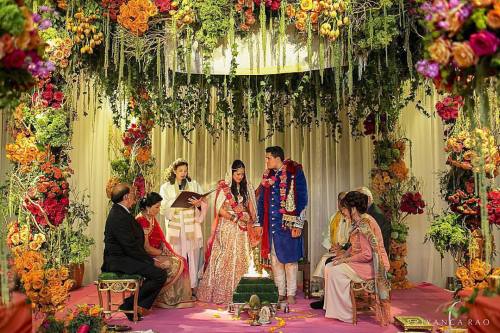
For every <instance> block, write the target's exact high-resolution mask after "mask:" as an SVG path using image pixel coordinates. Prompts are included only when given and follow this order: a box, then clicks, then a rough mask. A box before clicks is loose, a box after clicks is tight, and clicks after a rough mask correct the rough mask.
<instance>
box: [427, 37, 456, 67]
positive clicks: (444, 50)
mask: <svg viewBox="0 0 500 333" xmlns="http://www.w3.org/2000/svg"><path fill="white" fill-rule="evenodd" d="M427 50H428V51H429V54H430V56H431V58H432V60H434V61H436V62H437V63H440V64H442V65H447V64H448V62H449V61H450V58H451V42H450V41H449V40H448V39H444V38H439V39H436V40H435V41H434V43H432V44H431V45H430V46H429V47H428V48H427Z"/></svg>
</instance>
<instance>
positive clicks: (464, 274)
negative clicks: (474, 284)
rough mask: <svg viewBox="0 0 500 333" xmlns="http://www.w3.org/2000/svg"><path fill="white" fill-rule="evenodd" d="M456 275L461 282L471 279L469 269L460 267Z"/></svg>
mask: <svg viewBox="0 0 500 333" xmlns="http://www.w3.org/2000/svg"><path fill="white" fill-rule="evenodd" d="M455 275H456V276H457V278H458V279H460V280H465V279H468V278H469V270H468V269H467V267H463V266H461V267H458V268H457V271H456V272H455Z"/></svg>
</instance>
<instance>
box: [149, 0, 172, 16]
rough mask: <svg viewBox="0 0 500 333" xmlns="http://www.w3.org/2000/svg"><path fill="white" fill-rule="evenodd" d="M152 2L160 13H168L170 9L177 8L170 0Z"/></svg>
mask: <svg viewBox="0 0 500 333" xmlns="http://www.w3.org/2000/svg"><path fill="white" fill-rule="evenodd" d="M154 2H155V5H156V7H158V11H159V12H160V13H168V12H169V11H170V10H172V9H176V8H177V7H175V8H174V6H172V1H171V0H155V1H154Z"/></svg>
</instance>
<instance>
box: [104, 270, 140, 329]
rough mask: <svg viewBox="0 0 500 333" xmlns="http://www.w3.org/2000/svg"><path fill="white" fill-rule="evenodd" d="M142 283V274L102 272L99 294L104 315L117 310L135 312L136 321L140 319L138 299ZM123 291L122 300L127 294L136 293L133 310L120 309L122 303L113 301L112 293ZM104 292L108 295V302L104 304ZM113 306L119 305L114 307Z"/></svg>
mask: <svg viewBox="0 0 500 333" xmlns="http://www.w3.org/2000/svg"><path fill="white" fill-rule="evenodd" d="M141 285H142V277H141V276H140V275H128V274H121V273H110V272H106V273H101V275H99V277H98V279H97V293H98V295H99V306H100V307H101V308H103V313H104V315H105V316H106V315H111V314H112V313H116V312H123V313H133V314H134V323H135V322H137V321H138V320H139V316H138V311H137V310H138V307H137V300H138V299H139V288H140V287H141ZM112 292H113V293H121V294H122V302H123V300H125V294H126V293H127V292H128V293H131V294H134V307H133V310H120V309H118V306H119V305H120V304H116V303H113V302H112V301H111V293H112ZM103 294H105V295H106V300H107V301H106V304H105V305H104V304H103ZM113 306H117V308H116V309H113Z"/></svg>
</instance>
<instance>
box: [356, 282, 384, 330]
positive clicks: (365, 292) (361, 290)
mask: <svg viewBox="0 0 500 333" xmlns="http://www.w3.org/2000/svg"><path fill="white" fill-rule="evenodd" d="M377 298H378V296H377V293H376V292H375V280H374V279H371V280H366V281H363V282H359V283H358V282H354V281H351V302H352V323H353V324H354V325H356V324H357V322H358V306H359V305H362V307H361V309H360V310H361V311H364V312H365V311H372V312H374V311H377V309H375V307H377V306H378V304H379V303H378V302H377ZM378 311H380V309H378Z"/></svg>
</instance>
